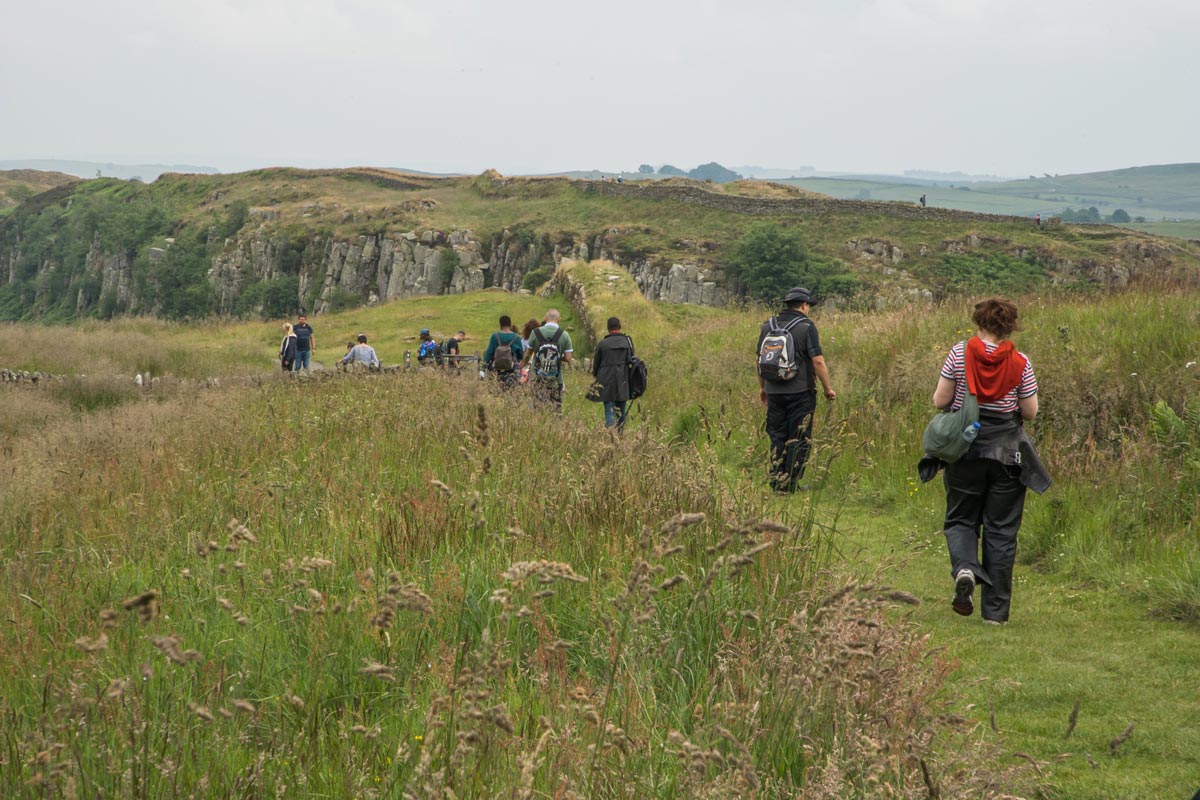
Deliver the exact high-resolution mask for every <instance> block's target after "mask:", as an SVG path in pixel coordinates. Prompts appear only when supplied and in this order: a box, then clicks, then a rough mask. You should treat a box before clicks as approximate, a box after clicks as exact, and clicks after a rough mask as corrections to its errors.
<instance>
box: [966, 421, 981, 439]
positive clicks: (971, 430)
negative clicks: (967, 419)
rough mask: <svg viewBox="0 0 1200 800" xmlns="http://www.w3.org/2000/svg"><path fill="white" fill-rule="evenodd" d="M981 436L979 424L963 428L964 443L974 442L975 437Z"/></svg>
mask: <svg viewBox="0 0 1200 800" xmlns="http://www.w3.org/2000/svg"><path fill="white" fill-rule="evenodd" d="M978 435H979V423H978V422H972V423H971V424H970V425H968V426H967V427H965V428H963V441H966V442H973V441H975V437H976V436H978Z"/></svg>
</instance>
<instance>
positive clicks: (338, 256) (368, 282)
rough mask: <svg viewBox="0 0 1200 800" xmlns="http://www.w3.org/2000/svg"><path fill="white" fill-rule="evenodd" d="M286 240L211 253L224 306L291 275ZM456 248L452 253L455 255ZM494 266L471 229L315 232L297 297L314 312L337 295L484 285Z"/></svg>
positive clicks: (246, 241)
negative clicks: (350, 235) (344, 236)
mask: <svg viewBox="0 0 1200 800" xmlns="http://www.w3.org/2000/svg"><path fill="white" fill-rule="evenodd" d="M282 250H283V243H282V242H280V241H279V240H277V239H271V238H262V237H260V236H257V235H252V236H248V237H244V238H241V239H239V240H238V241H237V242H236V243H232V244H231V246H230V247H228V248H226V251H225V252H223V253H222V254H220V255H218V256H217V257H216V258H214V259H213V264H212V268H211V269H210V270H209V273H208V274H209V279H210V280H211V281H212V284H213V288H214V290H215V292H216V295H217V304H218V310H219V311H220V312H222V313H228V312H230V311H232V310H233V308H234V305H235V304H236V302H237V299H238V297H240V296H241V294H242V292H243V291H244V289H245V288H246V286H248V285H250V284H252V283H255V282H258V281H270V280H273V279H275V278H277V277H280V276H282V275H285V274H287V273H286V271H285V270H284V267H283V264H282ZM451 253H453V256H451V255H450V254H451ZM488 268H489V265H488V264H487V262H486V261H484V259H483V257H482V249H481V247H480V243H479V241H478V240H477V239H475V237H474V236H473V235H472V233H471V232H470V231H466V230H460V231H453V232H451V233H449V234H446V233H443V232H441V231H424V232H422V233H420V234H418V233H405V234H400V235H394V236H387V235H375V236H358V237H355V238H354V239H350V240H346V241H338V240H334V239H329V240H323V239H322V237H321V236H319V235H314V236H313V237H312V238H311V239H309V240H308V241H307V242H306V243H305V247H304V255H303V257H302V259H301V265H300V269H299V272H298V277H299V284H300V285H299V297H298V301H299V302H301V304H302V305H303V300H304V299H309V301H310V304H311V306H312V309H311V310H312V311H315V312H317V313H320V312H322V311H326V310H328V309H329V308H330V307H331V306H332V305H333V303H334V302H335V300H336V298H337V296H338V294H339V293H341V294H345V295H349V296H352V297H356V298H358V299H359V300H363V301H366V302H368V303H377V302H380V301H385V300H396V299H399V298H402V297H413V296H416V295H429V294H459V293H462V292H469V291H474V290H476V289H482V288H483V287H484V286H485V285H486V278H485V274H484V273H485V271H486V270H487V269H488Z"/></svg>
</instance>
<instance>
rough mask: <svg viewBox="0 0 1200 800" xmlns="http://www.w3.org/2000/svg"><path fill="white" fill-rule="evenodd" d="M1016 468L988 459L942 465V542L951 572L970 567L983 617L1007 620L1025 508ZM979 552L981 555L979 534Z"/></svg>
mask: <svg viewBox="0 0 1200 800" xmlns="http://www.w3.org/2000/svg"><path fill="white" fill-rule="evenodd" d="M1020 475H1021V468H1020V467H1015V466H1013V467H1010V466H1006V465H1004V464H1001V463H1000V462H999V461H996V460H994V459H990V458H979V459H973V460H970V461H956V462H954V463H953V464H947V465H946V473H945V476H944V478H943V479H944V481H945V484H946V525H945V533H946V545H947V546H948V548H949V550H950V575H951V577H953V576H956V575H958V571H959V570H960V569H969V570H971V572H973V573H974V574H975V582H976V583H978V584H979V585H980V603H979V611H980V614H981V615H982V616H983V618H984V619H992V620H996V621H998V622H1007V621H1008V611H1009V606H1010V604H1011V603H1012V576H1013V563H1014V562H1015V561H1016V560H1017V531H1019V530H1020V529H1021V515H1022V514H1023V513H1024V511H1025V486H1024V484H1022V483H1021V481H1020ZM981 534H982V537H983V557H982V559H981V558H980V554H979V551H980V541H979V540H980V535H981Z"/></svg>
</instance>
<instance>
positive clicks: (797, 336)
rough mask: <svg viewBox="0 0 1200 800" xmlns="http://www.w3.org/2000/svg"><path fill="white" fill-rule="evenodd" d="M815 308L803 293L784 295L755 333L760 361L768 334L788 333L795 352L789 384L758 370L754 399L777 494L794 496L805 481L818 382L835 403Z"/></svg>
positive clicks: (829, 398) (801, 291)
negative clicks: (762, 413)
mask: <svg viewBox="0 0 1200 800" xmlns="http://www.w3.org/2000/svg"><path fill="white" fill-rule="evenodd" d="M814 302H815V301H814V300H813V298H812V295H811V293H810V292H809V291H808V289H804V288H801V287H797V288H795V289H790V290H788V293H787V294H785V295H784V296H783V305H784V309H783V311H781V312H779V313H778V314H777V315H775V316H774V317H773V318H771V319H769V320H767V321H766V322H764V323H763V325H762V328H761V329H760V330H759V333H758V352H759V354H760V356H761V353H762V347H763V339H765V338H766V337H767V335H768V334H769V333H771V332H772V330H782V329H786V330H788V332H789V333H790V334H791V340H792V343H793V347H794V352H793V353H792V354H791V356H792V358H793V359H794V360H795V363H796V366H797V370H796V374H795V376H794V377H793V378H791V379H790V380H786V381H776V380H767V379H766V378H765V377H764V376H763V374H762V369H761V368H760V370H759V376H758V387H759V388H758V396H759V400H760V401H761V402H762V404H763V405H764V406H766V407H767V436H768V437H770V439H771V488H773V489H774V490H775V491H777V492H793V491H795V490H796V488H797V486H796V482H797V481H798V480H800V478H801V476H803V475H804V465H805V463H806V462H807V461H808V453H809V449H810V447H811V445H812V418H813V412H814V411H816V408H817V392H816V382H817V380H820V381H821V386H822V387H823V389H824V393H825V399H826V400H833V399H834V398H836V397H837V392H835V391H833V388H832V386H831V384H830V382H829V368H828V367H827V366H826V365H825V356H824V355H822V353H821V340H820V338H819V337H818V336H817V326H816V325H814V324H813V322H812V320H811V319H809V318H808V310H809V308H810V307H811V306H812V304H813V303H814ZM760 363H761V358H760Z"/></svg>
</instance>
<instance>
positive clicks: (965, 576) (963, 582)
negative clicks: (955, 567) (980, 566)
mask: <svg viewBox="0 0 1200 800" xmlns="http://www.w3.org/2000/svg"><path fill="white" fill-rule="evenodd" d="M973 594H975V573H973V572H971V570H969V569H960V570H959V571H958V576H957V577H956V578H955V579H954V601H953V602H952V603H951V604H950V607H951V608H953V609H954V613H956V614H962V615H963V616H964V617H969V616H971V612H973V611H974V610H975V603H974V602H973V601H972V600H971V595H973Z"/></svg>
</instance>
